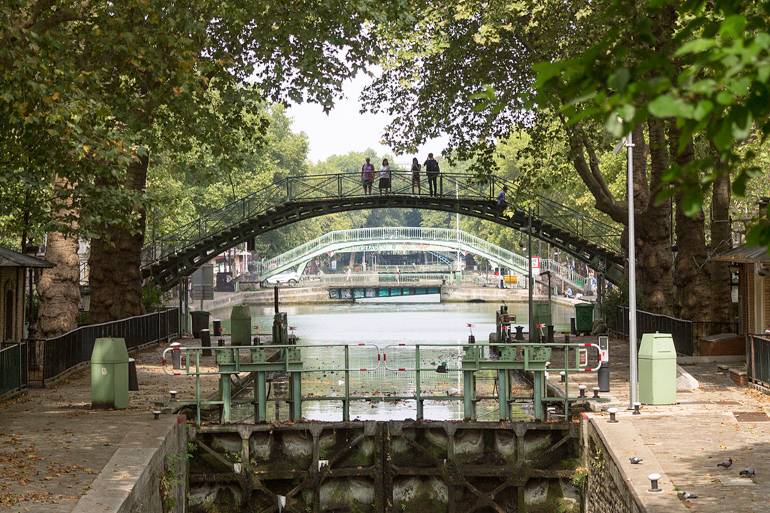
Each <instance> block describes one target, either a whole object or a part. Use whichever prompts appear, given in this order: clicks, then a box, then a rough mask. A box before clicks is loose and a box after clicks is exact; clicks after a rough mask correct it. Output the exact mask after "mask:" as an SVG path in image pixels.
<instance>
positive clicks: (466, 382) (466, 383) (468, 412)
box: [463, 371, 476, 420]
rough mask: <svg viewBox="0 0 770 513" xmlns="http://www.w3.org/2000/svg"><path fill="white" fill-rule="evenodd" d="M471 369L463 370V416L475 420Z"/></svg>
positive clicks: (474, 393)
mask: <svg viewBox="0 0 770 513" xmlns="http://www.w3.org/2000/svg"><path fill="white" fill-rule="evenodd" d="M473 378H474V376H473V371H463V418H464V419H465V420H476V383H475V381H474V379H473Z"/></svg>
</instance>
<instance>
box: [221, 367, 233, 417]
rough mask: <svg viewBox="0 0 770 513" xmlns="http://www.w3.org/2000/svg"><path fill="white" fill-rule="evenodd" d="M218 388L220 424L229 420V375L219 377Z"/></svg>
mask: <svg viewBox="0 0 770 513" xmlns="http://www.w3.org/2000/svg"><path fill="white" fill-rule="evenodd" d="M219 389H220V390H221V391H222V424H227V423H228V422H230V399H231V397H230V375H229V374H222V375H221V376H220V377H219Z"/></svg>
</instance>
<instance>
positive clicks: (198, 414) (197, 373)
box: [195, 351, 201, 426]
mask: <svg viewBox="0 0 770 513" xmlns="http://www.w3.org/2000/svg"><path fill="white" fill-rule="evenodd" d="M195 425H196V426H200V425H201V353H200V351H196V352H195Z"/></svg>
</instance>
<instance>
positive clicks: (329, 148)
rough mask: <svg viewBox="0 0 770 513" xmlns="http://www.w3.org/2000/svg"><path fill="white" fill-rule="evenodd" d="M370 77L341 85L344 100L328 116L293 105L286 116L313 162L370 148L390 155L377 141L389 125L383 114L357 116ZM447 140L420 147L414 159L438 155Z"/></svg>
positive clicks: (406, 157) (408, 157) (404, 158)
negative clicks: (303, 136)
mask: <svg viewBox="0 0 770 513" xmlns="http://www.w3.org/2000/svg"><path fill="white" fill-rule="evenodd" d="M369 80H371V79H370V77H368V76H367V75H366V74H364V73H360V74H358V75H357V76H356V78H354V79H353V80H349V81H347V82H346V83H345V84H344V86H343V94H344V98H342V99H340V100H338V101H337V103H336V104H335V106H334V108H333V109H332V110H331V111H330V112H329V114H328V115H327V114H324V112H323V109H322V108H321V107H320V106H319V105H316V104H310V103H303V104H300V105H292V106H290V107H289V109H288V110H287V114H288V115H289V117H290V118H292V120H293V123H292V126H293V129H294V131H295V132H304V133H305V134H306V135H307V137H308V141H309V143H310V154H309V158H310V160H311V161H313V162H318V161H320V160H325V159H326V158H327V157H329V156H330V155H338V154H345V153H349V152H351V151H364V150H366V149H367V148H372V149H374V150H375V151H377V153H380V154H382V153H386V152H387V153H393V151H392V150H391V148H390V147H388V146H386V145H383V144H382V143H381V141H380V139H381V138H382V132H383V130H384V128H385V126H386V125H387V124H388V121H389V119H390V118H389V116H387V115H386V114H370V113H366V114H360V113H359V111H360V110H361V102H360V101H359V96H360V95H361V91H363V89H364V87H365V86H366V85H367V84H368V82H369ZM447 139H448V138H446V137H441V138H438V139H432V140H430V141H428V142H427V143H426V144H425V145H424V146H423V147H421V148H420V150H419V152H418V154H417V156H418V157H419V158H420V162H422V161H423V160H425V158H426V157H427V156H428V152H432V153H434V154H436V155H438V154H439V153H441V150H443V149H444V147H445V146H446V142H447ZM412 156H413V155H404V156H400V157H397V158H396V161H397V163H399V164H403V163H408V162H411V160H412Z"/></svg>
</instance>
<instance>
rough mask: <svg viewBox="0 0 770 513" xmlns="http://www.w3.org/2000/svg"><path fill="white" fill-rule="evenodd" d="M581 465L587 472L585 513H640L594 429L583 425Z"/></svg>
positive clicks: (586, 423)
mask: <svg viewBox="0 0 770 513" xmlns="http://www.w3.org/2000/svg"><path fill="white" fill-rule="evenodd" d="M583 436H584V440H583V450H584V454H583V457H584V462H585V466H586V467H587V469H588V477H587V479H586V485H585V491H584V501H585V502H584V505H583V511H584V513H642V512H643V511H644V509H642V508H640V506H639V505H638V504H637V502H636V500H635V498H634V496H633V494H632V493H631V491H630V490H629V488H628V486H627V485H626V483H625V480H624V478H623V475H622V474H621V472H620V470H619V469H618V466H617V465H616V464H615V462H614V461H613V459H612V457H611V455H610V454H609V452H608V451H607V449H606V447H605V446H604V442H603V441H602V439H601V438H600V437H599V435H598V433H596V431H595V429H594V428H593V426H592V425H591V424H590V423H589V422H587V421H584V432H583Z"/></svg>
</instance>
